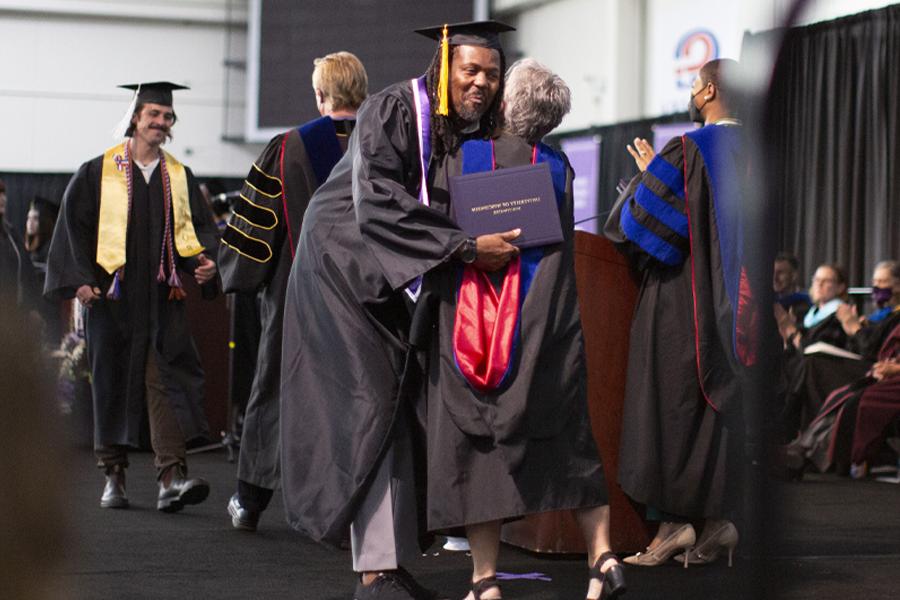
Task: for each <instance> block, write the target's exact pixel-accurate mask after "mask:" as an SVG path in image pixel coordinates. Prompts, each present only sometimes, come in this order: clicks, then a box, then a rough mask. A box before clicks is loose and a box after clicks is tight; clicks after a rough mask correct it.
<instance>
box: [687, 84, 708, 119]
mask: <svg viewBox="0 0 900 600" xmlns="http://www.w3.org/2000/svg"><path fill="white" fill-rule="evenodd" d="M704 91H706V88H705V87H704V88H702V89H701V90H700V91H699V92H697V93H696V94H691V99H690V100H688V116H689V117H690V119H691V121H692V122H694V123H699V124H701V125H703V124H704V123H705V122H706V119H704V118H703V115H702V114H700V111H701V110H703V106H706V102H704V103H703V106H701V107H700V108H697V105H696V104H694V98H696V97H697V95H698V94H702V93H703V92H704Z"/></svg>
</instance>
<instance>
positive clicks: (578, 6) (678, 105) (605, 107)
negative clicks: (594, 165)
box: [492, 0, 896, 131]
mask: <svg viewBox="0 0 900 600" xmlns="http://www.w3.org/2000/svg"><path fill="white" fill-rule="evenodd" d="M895 1H896V0H895ZM893 3H894V2H891V1H885V0H818V1H817V2H813V3H812V6H811V7H809V10H807V11H806V13H805V14H804V15H803V16H802V17H801V20H800V22H799V24H808V23H812V22H818V21H823V20H828V19H835V18H838V17H841V16H845V15H849V14H854V13H857V12H861V11H865V10H870V9H874V8H880V7H883V6H886V5H889V4H893ZM791 4H792V0H494V2H493V4H492V6H493V9H494V14H495V15H496V17H497V18H499V19H502V20H505V21H507V22H509V23H510V24H512V25H515V26H516V27H517V28H518V30H519V31H518V32H517V33H516V34H515V35H516V38H515V44H516V46H517V47H518V48H519V49H521V50H522V51H523V53H524V54H525V55H526V56H531V57H533V58H536V59H537V60H539V61H541V62H544V63H545V64H547V65H548V66H549V67H550V68H552V69H554V70H555V71H556V72H557V73H559V75H560V76H562V77H563V79H565V80H566V82H567V83H568V84H569V86H570V87H571V88H572V112H571V114H570V115H569V116H568V117H567V118H566V119H565V120H564V121H563V123H562V125H561V126H560V131H566V130H572V129H581V128H585V127H588V126H591V125H604V124H609V123H615V122H621V121H627V120H630V119H635V118H641V117H653V116H659V115H662V114H667V113H671V112H676V111H681V110H685V108H686V106H687V99H688V91H687V90H686V89H684V88H683V87H682V86H680V85H679V81H678V79H679V77H678V70H679V67H680V66H683V65H684V64H686V63H687V62H689V60H690V57H689V56H681V57H678V56H676V49H677V46H678V41H679V40H680V39H681V38H682V36H683V34H684V33H686V32H688V31H691V30H692V29H695V28H701V27H703V28H707V29H710V30H712V31H713V32H714V34H715V36H716V38H717V40H718V42H719V50H720V53H719V56H720V57H730V58H739V55H740V49H741V40H742V38H743V35H744V32H745V31H761V30H766V29H772V28H774V27H776V26H779V25H780V24H781V21H782V18H783V17H784V15H785V14H786V12H787V10H788V8H789V7H790V5H791ZM690 78H691V75H690V73H687V74H684V73H682V79H690Z"/></svg>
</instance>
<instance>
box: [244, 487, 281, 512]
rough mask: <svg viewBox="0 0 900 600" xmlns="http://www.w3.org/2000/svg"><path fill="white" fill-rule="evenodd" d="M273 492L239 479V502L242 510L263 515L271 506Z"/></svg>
mask: <svg viewBox="0 0 900 600" xmlns="http://www.w3.org/2000/svg"><path fill="white" fill-rule="evenodd" d="M273 493H274V491H273V490H270V489H269V488H264V487H259V486H258V485H253V484H252V483H249V482H247V481H244V480H242V479H238V502H239V503H240V505H241V508H245V509H247V510H249V511H250V512H255V513H261V512H262V511H264V510H266V507H267V506H269V502H270V501H271V500H272V494H273Z"/></svg>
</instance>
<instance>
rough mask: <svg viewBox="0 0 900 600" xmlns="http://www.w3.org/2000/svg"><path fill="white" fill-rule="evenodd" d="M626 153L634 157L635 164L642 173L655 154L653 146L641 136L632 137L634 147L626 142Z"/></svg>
mask: <svg viewBox="0 0 900 600" xmlns="http://www.w3.org/2000/svg"><path fill="white" fill-rule="evenodd" d="M628 153H629V154H630V155H631V156H632V157H633V158H634V162H635V164H636V165H637V167H638V169H640V170H641V172H642V173H643V172H644V171H646V170H647V165H649V164H650V161H651V160H653V157H654V156H656V152H655V151H654V150H653V146H651V145H650V144H649V143H648V142H647V140H645V139H643V138H634V147H632V146H631V144H628Z"/></svg>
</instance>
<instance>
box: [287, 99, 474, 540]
mask: <svg viewBox="0 0 900 600" xmlns="http://www.w3.org/2000/svg"><path fill="white" fill-rule="evenodd" d="M433 162H434V164H432V166H431V169H432V172H433V171H434V170H437V169H440V168H442V165H441V164H439V163H438V162H437V161H433ZM419 183H420V159H419V144H418V136H417V131H416V120H415V112H414V108H413V98H412V89H411V87H410V84H409V82H402V83H399V84H395V85H392V86H390V87H388V88H387V89H385V90H383V91H382V92H380V93H378V94H375V95H373V96H371V97H370V98H369V99H367V100H366V102H365V103H364V104H363V105H362V107H361V108H360V111H359V113H358V114H357V124H356V129H355V130H354V132H353V134H352V136H351V138H350V144H349V147H348V149H347V153H346V154H345V155H344V158H343V159H342V160H341V161H340V162H339V163H338V164H337V165H336V166H335V167H334V170H333V171H332V172H331V176H330V177H329V179H328V181H326V182H325V183H324V184H323V185H322V186H321V187H320V188H319V189H318V190H317V191H316V193H315V194H314V195H313V197H312V200H310V203H309V207H308V208H307V211H306V215H305V216H304V219H303V225H302V228H301V233H300V239H299V242H298V246H297V253H296V256H295V260H294V262H293V265H292V266H291V274H290V278H289V280H288V289H287V296H286V299H285V314H284V331H283V344H282V386H281V411H282V413H281V423H282V425H281V448H282V489H283V492H284V503H285V511H286V513H287V518H288V522H289V523H290V524H291V525H292V526H293V527H294V528H295V529H297V530H299V531H301V532H303V533H304V534H306V535H308V536H310V537H311V538H313V539H315V540H320V541H324V542H328V543H330V544H332V545H340V543H341V542H342V541H344V540H345V539H346V537H347V535H348V532H349V526H350V522H351V521H352V520H353V517H354V515H355V513H356V510H357V507H358V505H359V502H360V501H361V499H362V498H363V497H364V494H365V492H366V489H367V485H368V483H369V482H370V480H371V477H372V476H373V475H374V473H375V470H376V467H377V466H378V461H379V460H380V459H381V457H382V456H383V454H384V451H385V450H386V448H387V447H388V446H389V444H390V440H391V431H392V427H393V426H394V423H395V421H396V416H397V414H398V413H397V411H398V410H406V409H407V408H409V407H410V406H411V405H412V404H413V403H414V402H416V401H419V400H421V397H422V388H421V383H420V382H419V381H418V379H419V378H420V377H419V373H418V372H417V371H418V370H417V369H412V368H410V367H411V366H413V365H417V364H418V363H419V360H418V359H419V357H418V356H417V353H416V352H415V351H414V350H413V347H412V345H411V343H410V338H411V334H410V331H411V322H412V321H413V319H412V318H411V316H410V308H409V304H408V302H407V300H406V294H405V292H404V289H405V288H406V286H407V284H409V283H410V282H411V281H413V280H414V279H416V278H417V277H419V276H421V275H424V274H425V273H426V272H428V271H429V270H431V269H432V268H434V267H435V266H437V265H440V264H442V263H443V262H445V261H447V260H449V259H450V257H451V256H452V254H453V253H454V252H455V251H456V250H457V248H459V247H460V246H461V245H462V243H463V242H464V241H465V239H466V235H465V234H464V233H463V232H462V231H461V230H460V229H459V228H458V227H457V226H456V224H455V223H454V222H453V221H452V220H451V219H450V218H449V217H447V216H446V215H445V214H444V213H442V212H440V211H438V210H435V209H432V208H429V207H427V206H424V205H422V204H420V203H419V201H418V188H419ZM413 329H415V327H413Z"/></svg>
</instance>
